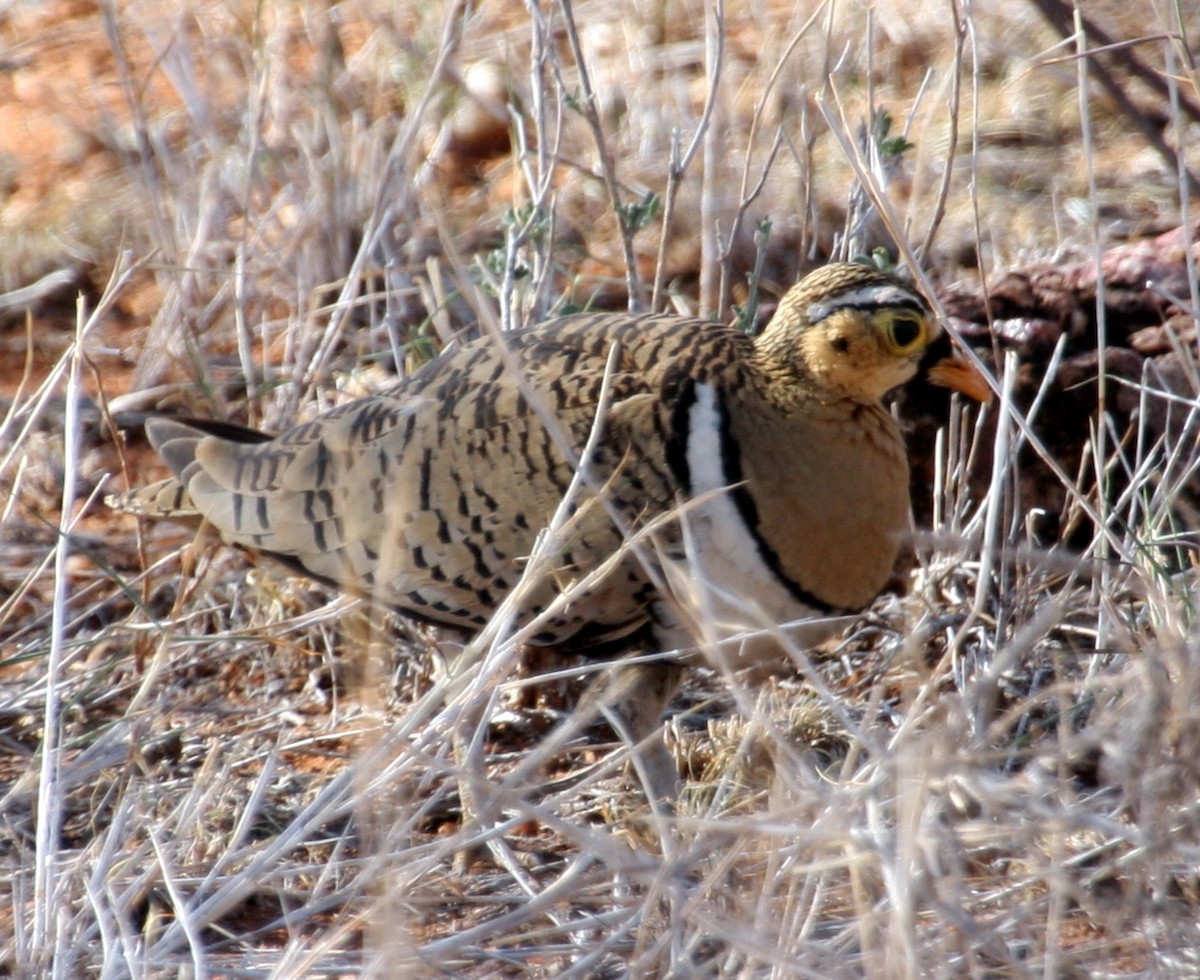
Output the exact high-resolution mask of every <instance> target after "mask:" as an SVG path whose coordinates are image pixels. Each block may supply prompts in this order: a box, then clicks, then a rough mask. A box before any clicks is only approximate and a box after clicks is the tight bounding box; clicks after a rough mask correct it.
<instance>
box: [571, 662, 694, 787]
mask: <svg viewBox="0 0 1200 980" xmlns="http://www.w3.org/2000/svg"><path fill="white" fill-rule="evenodd" d="M683 671H684V666H683V665H682V664H680V663H676V662H674V661H670V660H653V661H649V662H639V663H632V664H618V665H616V666H615V667H614V668H613V670H612V671H609V672H607V673H605V674H604V676H602V677H601V678H600V680H599V681H598V682H597V683H596V684H595V685H593V686H592V687H591V688H590V689H589V690H588V692H587V694H585V695H584V698H583V700H582V702H581V703H580V706H579V707H580V710H581V711H582V712H586V711H588V710H589V709H590V710H596V711H599V713H600V714H602V715H603V716H604V719H605V720H606V721H607V722H608V723H609V724H610V725H611V726H612V728H613V730H614V731H615V732H616V733H617V734H618V735H619V736H620V737H621V738H622V739H623V740H624V741H625V742H626V743H628V745H629V747H630V763H631V769H632V771H633V773H634V774H636V777H637V779H638V781H639V782H640V783H641V785H642V788H643V790H644V791H645V793H646V798H647V800H648V801H649V802H650V804H651V806H653V807H656V808H657V807H659V806H664V805H665V806H668V807H669V806H670V805H671V804H673V803H674V801H675V800H676V799H677V798H678V796H679V788H680V779H679V768H678V766H676V764H675V759H674V758H673V757H672V755H671V753H670V751H669V750H668V749H667V746H666V744H665V743H664V741H663V738H662V731H661V725H660V721H661V720H662V713H663V711H664V710H665V709H666V707H667V704H668V703H670V701H671V698H672V697H673V696H674V695H675V692H676V691H677V690H678V689H679V684H680V682H681V681H682V679H683Z"/></svg>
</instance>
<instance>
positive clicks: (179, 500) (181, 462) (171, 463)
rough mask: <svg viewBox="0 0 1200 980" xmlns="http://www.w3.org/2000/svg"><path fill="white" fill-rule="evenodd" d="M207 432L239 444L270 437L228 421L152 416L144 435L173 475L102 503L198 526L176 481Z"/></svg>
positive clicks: (193, 507) (196, 514) (191, 505)
mask: <svg viewBox="0 0 1200 980" xmlns="http://www.w3.org/2000/svg"><path fill="white" fill-rule="evenodd" d="M210 435H214V436H218V437H220V438H222V439H227V440H229V441H231V442H242V443H256V442H265V441H267V440H269V439H270V438H271V436H270V435H269V434H267V433H263V432H258V431H256V430H254V429H247V428H244V427H243V426H239V425H233V424H231V423H228V422H212V421H207V420H194V419H188V420H187V421H178V420H175V419H168V418H162V417H156V418H152V419H150V420H148V421H147V422H146V437H147V438H148V439H149V440H150V445H152V446H153V447H154V450H155V452H157V453H158V455H159V456H160V457H161V458H162V459H163V461H164V462H165V463H166V464H167V466H168V468H169V469H170V470H171V472H172V473H174V474H175V476H172V477H168V478H167V479H165V480H160V481H159V482H157V483H151V484H149V485H148V486H144V487H134V488H133V489H131V490H125V491H122V492H121V493H112V494H109V495H108V496H107V497H105V498H104V502H105V503H106V504H107V505H108V506H109V507H111V508H112V509H113V510H117V511H121V512H123V513H126V514H136V515H137V516H139V517H148V518H153V519H156V520H171V521H177V522H180V523H184V524H190V525H199V524H200V523H202V521H203V515H202V514H201V513H200V511H199V510H198V509H197V508H196V505H195V503H193V501H192V498H191V497H190V496H189V495H188V492H187V490H186V489H185V487H184V485H183V483H181V482H180V477H181V476H182V475H183V472H184V470H185V469H187V467H188V465H189V464H191V463H192V462H193V461H194V460H195V458H196V446H197V444H198V443H199V442H200V440H201V439H203V438H205V436H210Z"/></svg>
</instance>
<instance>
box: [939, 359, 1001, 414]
mask: <svg viewBox="0 0 1200 980" xmlns="http://www.w3.org/2000/svg"><path fill="white" fill-rule="evenodd" d="M926 377H927V378H928V379H929V380H930V382H931V383H933V384H935V385H940V386H941V387H943V388H951V389H953V390H954V391H961V392H962V393H963V394H964V395H966V396H967V397H968V398H974V399H975V400H976V401H977V402H982V403H983V404H984V405H989V404H991V401H992V389H991V388H989V387H988V383H987V379H986V378H985V377H984V376H983V375H982V374H981V373H980V371H979V369H978V368H976V367H975V365H974V364H972V363H971V362H970V361H968V360H967V359H966V358H965V357H961V356H960V355H959V354H958V353H954V354H951V355H950V356H949V357H943V358H942V359H941V360H940V361H938V362H937V363H936V364H935V365H934V366H933V367H931V368H930V369H929V371H928V373H927V374H926Z"/></svg>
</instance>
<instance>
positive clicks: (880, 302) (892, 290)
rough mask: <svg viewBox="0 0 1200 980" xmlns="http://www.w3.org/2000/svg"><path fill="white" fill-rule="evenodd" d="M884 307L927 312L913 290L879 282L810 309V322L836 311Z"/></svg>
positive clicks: (822, 318) (840, 295)
mask: <svg viewBox="0 0 1200 980" xmlns="http://www.w3.org/2000/svg"><path fill="white" fill-rule="evenodd" d="M882 306H916V307H918V308H919V309H921V310H922V311H924V310H925V308H926V307H925V303H924V301H923V300H922V299H921V298H920V297H919V296H918V295H917V294H916V293H914V292H913V291H912V290H911V289H906V288H905V287H904V286H900V285H898V284H896V283H894V282H877V283H872V284H871V285H869V286H863V287H862V288H861V289H852V290H850V291H849V292H846V293H838V295H836V296H832V297H830V298H829V299H827V300H823V301H821V302H820V303H812V304H810V305H809V307H808V322H809V323H818V322H820V321H821V320H824V319H825V318H826V317H827V316H829V315H830V314H831V313H833V312H834V311H835V310H841V309H845V308H846V307H851V308H860V309H861V308H872V307H874V308H878V307H882Z"/></svg>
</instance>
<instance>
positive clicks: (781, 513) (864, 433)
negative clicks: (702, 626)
mask: <svg viewBox="0 0 1200 980" xmlns="http://www.w3.org/2000/svg"><path fill="white" fill-rule="evenodd" d="M688 454H689V470H690V474H691V482H692V487H691V491H692V497H693V498H700V497H703V495H705V494H708V495H709V498H710V500H709V501H708V502H707V503H703V504H701V507H700V509H699V510H698V513H701V514H703V516H704V517H705V520H706V524H707V527H708V530H707V531H705V532H704V533H703V534H701V535H700V536H699V538H698V539H697V540H699V541H701V542H702V543H703V544H706V545H707V551H708V552H709V553H708V554H707V555H705V556H704V557H703V559H702V561H701V562H700V564H701V565H702V566H703V567H704V568H705V569H706V571H707V574H708V575H709V576H710V578H712V577H718V578H723V579H725V580H726V581H724V582H722V583H720V584H721V586H722V587H723V588H725V589H726V590H727V591H730V592H733V593H736V594H740V595H742V596H743V597H749V598H750V599H752V600H753V601H754V602H756V603H757V604H758V605H759V606H760V607H762V608H763V610H764V611H766V612H768V613H770V614H771V615H773V616H776V617H782V618H785V619H794V618H798V617H802V616H812V615H814V614H819V615H827V616H828V615H840V614H844V613H848V612H855V611H858V610H860V609H862V608H863V607H864V606H866V605H868V604H869V603H870V602H871V601H872V600H873V599H874V598H875V597H876V596H877V595H878V594H879V592H880V591H881V590H882V589H883V587H884V585H885V584H886V583H887V580H888V577H889V576H890V574H891V572H892V568H893V565H894V563H895V560H896V555H897V553H898V551H899V547H900V542H901V540H902V538H903V536H904V534H905V532H906V531H907V529H908V524H909V499H908V465H907V461H906V458H905V453H904V445H903V441H902V439H901V437H900V433H899V431H898V429H897V427H896V425H895V423H894V421H893V420H892V419H891V417H890V416H889V415H887V413H886V412H885V411H884V410H883V409H882V408H880V407H878V406H867V405H859V404H853V405H851V404H847V403H836V404H833V405H829V406H819V405H814V404H807V405H805V406H803V408H802V409H801V410H799V411H791V412H781V411H779V410H778V408H777V407H776V406H769V405H767V404H764V403H763V402H762V401H759V400H756V399H755V398H754V397H753V394H752V393H750V394H747V393H744V392H743V393H740V394H731V395H729V396H728V397H725V398H722V397H721V395H720V394H719V393H718V392H717V390H715V389H713V388H711V387H708V386H698V388H697V392H696V402H695V405H694V407H693V408H692V410H691V421H690V433H689V450H688ZM727 488H731V489H727Z"/></svg>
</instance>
